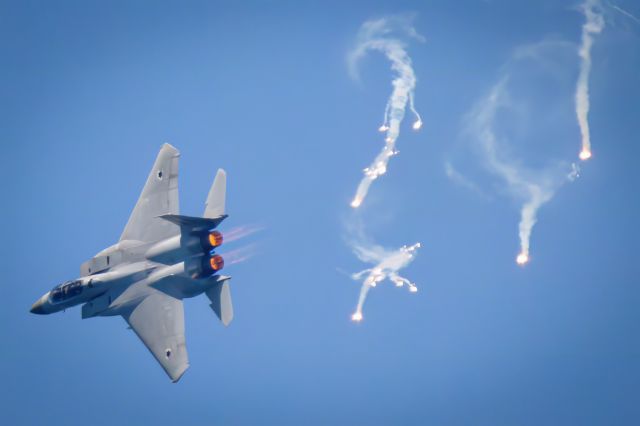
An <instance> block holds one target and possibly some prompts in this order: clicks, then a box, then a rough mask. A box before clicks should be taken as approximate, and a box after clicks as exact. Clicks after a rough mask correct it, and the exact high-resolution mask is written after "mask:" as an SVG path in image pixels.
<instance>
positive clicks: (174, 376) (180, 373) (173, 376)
mask: <svg viewBox="0 0 640 426" xmlns="http://www.w3.org/2000/svg"><path fill="white" fill-rule="evenodd" d="M188 369H189V364H187V365H185V367H184V368H183V369H182V370H179V371H176V372H175V373H173V374H169V377H170V378H171V383H178V380H180V379H181V378H182V376H184V373H185V372H186V371H187V370H188Z"/></svg>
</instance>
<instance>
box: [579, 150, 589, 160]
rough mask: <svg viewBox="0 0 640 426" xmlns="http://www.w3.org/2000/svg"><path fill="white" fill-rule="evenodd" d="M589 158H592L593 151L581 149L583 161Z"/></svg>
mask: <svg viewBox="0 0 640 426" xmlns="http://www.w3.org/2000/svg"><path fill="white" fill-rule="evenodd" d="M589 158H591V151H586V150H583V151H580V159H581V160H582V161H585V160H588V159H589Z"/></svg>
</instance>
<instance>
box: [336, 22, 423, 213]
mask: <svg viewBox="0 0 640 426" xmlns="http://www.w3.org/2000/svg"><path fill="white" fill-rule="evenodd" d="M394 30H400V31H402V32H404V33H406V34H408V35H409V36H410V37H413V38H416V39H418V40H423V38H422V37H421V36H420V35H419V34H418V33H417V32H416V30H415V29H414V28H413V27H412V26H411V25H410V22H408V20H407V19H405V18H399V17H395V18H382V19H378V20H373V21H367V22H365V23H364V24H363V25H362V27H361V28H360V31H359V33H358V42H357V45H356V47H355V49H353V51H352V52H351V53H350V55H349V69H350V72H351V75H352V77H354V78H356V79H357V78H358V77H357V64H358V61H359V60H360V59H362V58H363V57H364V56H365V55H366V54H367V52H368V51H369V50H377V51H380V52H382V53H383V54H384V55H385V56H386V57H387V59H389V61H391V69H392V70H393V71H395V72H396V78H394V79H393V81H392V86H393V91H392V92H391V96H390V97H389V100H388V101H387V105H386V107H385V112H384V121H383V123H382V125H381V126H380V128H379V130H380V131H381V132H386V137H385V145H384V148H383V149H382V151H380V153H379V154H378V155H377V156H376V158H375V159H374V160H373V162H372V163H371V165H369V167H367V168H366V169H364V177H363V178H362V180H361V181H360V184H359V185H358V188H357V190H356V194H355V196H354V198H353V201H352V202H351V207H353V208H357V207H359V206H360V205H361V204H362V202H363V201H364V199H365V197H366V196H367V193H368V191H369V187H370V186H371V184H372V183H373V181H374V180H376V179H377V178H378V177H380V176H381V175H383V174H385V173H386V171H387V164H388V163H389V159H390V158H391V157H392V156H393V155H396V154H397V153H398V152H397V151H396V149H395V145H396V141H397V139H398V136H399V135H400V123H402V120H403V118H404V115H405V110H406V107H407V104H408V105H409V109H410V111H411V112H412V113H413V114H414V115H415V117H416V121H415V122H414V123H413V128H414V129H415V130H418V129H420V127H422V119H421V118H420V115H419V114H418V112H417V111H416V109H415V107H414V103H413V96H414V93H413V92H414V89H415V86H416V76H415V73H414V72H413V68H412V66H411V58H410V57H409V55H408V54H407V51H406V50H405V45H404V43H403V42H402V41H400V40H398V39H396V38H393V37H390V34H391V33H392V32H393V31H394Z"/></svg>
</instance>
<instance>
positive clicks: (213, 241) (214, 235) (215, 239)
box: [209, 231, 224, 248]
mask: <svg viewBox="0 0 640 426" xmlns="http://www.w3.org/2000/svg"><path fill="white" fill-rule="evenodd" d="M223 241H224V239H223V238H222V234H221V233H220V232H218V231H212V232H211V233H210V234H209V244H210V245H211V247H214V248H215V247H218V246H220V245H221V244H222V242H223Z"/></svg>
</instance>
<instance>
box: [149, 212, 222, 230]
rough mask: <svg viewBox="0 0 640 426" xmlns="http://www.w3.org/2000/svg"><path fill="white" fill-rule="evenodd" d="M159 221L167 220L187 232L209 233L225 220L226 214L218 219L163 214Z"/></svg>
mask: <svg viewBox="0 0 640 426" xmlns="http://www.w3.org/2000/svg"><path fill="white" fill-rule="evenodd" d="M159 217H160V218H161V219H164V220H168V221H169V222H171V223H175V224H176V225H178V226H180V227H181V228H186V229H187V230H188V231H195V232H198V231H210V230H212V229H214V228H216V227H217V226H218V225H220V223H221V222H222V221H223V220H225V219H226V218H227V215H226V214H223V215H221V216H218V217H213V218H208V217H193V216H183V215H179V214H164V215H162V216H159Z"/></svg>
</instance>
